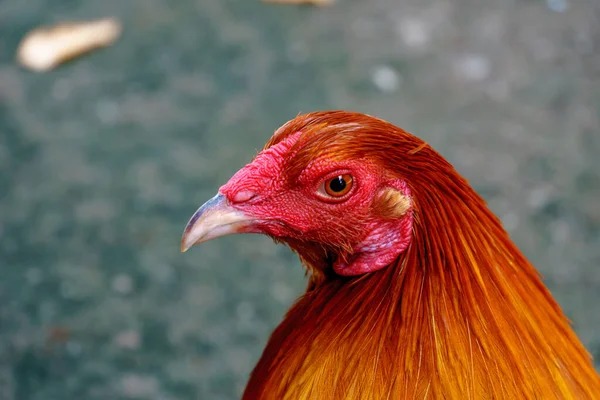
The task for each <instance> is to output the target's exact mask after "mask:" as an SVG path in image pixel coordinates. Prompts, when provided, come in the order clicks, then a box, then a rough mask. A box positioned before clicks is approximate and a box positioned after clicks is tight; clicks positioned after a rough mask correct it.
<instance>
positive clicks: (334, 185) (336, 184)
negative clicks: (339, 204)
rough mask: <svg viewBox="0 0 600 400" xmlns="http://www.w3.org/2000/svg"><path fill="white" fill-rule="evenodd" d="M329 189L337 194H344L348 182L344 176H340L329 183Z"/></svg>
mask: <svg viewBox="0 0 600 400" xmlns="http://www.w3.org/2000/svg"><path fill="white" fill-rule="evenodd" d="M329 188H330V189H331V190H332V191H333V192H336V193H338V192H343V191H344V189H346V181H345V180H344V178H343V177H342V176H338V177H337V178H334V179H332V180H331V181H330V182H329Z"/></svg>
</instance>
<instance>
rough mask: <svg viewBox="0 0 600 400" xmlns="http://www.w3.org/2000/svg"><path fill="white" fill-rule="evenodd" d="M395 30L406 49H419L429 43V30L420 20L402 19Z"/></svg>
mask: <svg viewBox="0 0 600 400" xmlns="http://www.w3.org/2000/svg"><path fill="white" fill-rule="evenodd" d="M396 30H397V33H398V34H399V35H400V37H401V38H402V40H403V41H404V43H405V44H406V45H407V46H408V47H412V48H420V47H423V46H425V45H427V43H429V30H428V28H427V26H426V25H425V23H424V22H423V21H422V20H420V19H417V18H406V19H403V20H402V21H400V22H399V23H398V25H397V29H396Z"/></svg>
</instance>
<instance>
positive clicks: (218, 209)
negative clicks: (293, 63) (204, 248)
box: [181, 193, 256, 252]
mask: <svg viewBox="0 0 600 400" xmlns="http://www.w3.org/2000/svg"><path fill="white" fill-rule="evenodd" d="M254 222H256V218H254V217H252V216H250V215H247V214H245V213H243V212H241V211H238V210H236V209H235V208H233V207H232V206H231V204H229V201H228V200H227V198H226V197H225V196H224V195H222V194H220V193H219V194H217V195H216V196H215V197H213V198H212V199H210V200H208V201H207V202H206V203H204V204H203V205H202V206H201V207H200V208H199V209H198V211H196V212H195V213H194V215H193V216H192V218H191V219H190V221H189V222H188V224H187V226H186V227H185V230H184V231H183V237H182V238H181V251H182V252H185V251H187V250H188V249H189V248H190V247H192V246H193V245H195V244H198V243H201V242H206V241H208V240H211V239H214V238H218V237H220V236H225V235H231V234H234V233H243V232H249V229H248V228H250V227H251V226H252V225H253V223H254Z"/></svg>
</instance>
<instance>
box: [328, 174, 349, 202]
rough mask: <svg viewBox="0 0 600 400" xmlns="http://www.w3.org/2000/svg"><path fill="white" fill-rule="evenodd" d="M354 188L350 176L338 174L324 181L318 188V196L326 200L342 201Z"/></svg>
mask: <svg viewBox="0 0 600 400" xmlns="http://www.w3.org/2000/svg"><path fill="white" fill-rule="evenodd" d="M353 186H354V178H353V177H352V175H350V174H338V175H335V176H333V177H331V178H327V179H325V180H324V181H323V182H322V183H321V185H320V186H319V194H320V195H321V196H324V197H326V198H328V199H332V200H342V199H344V198H345V196H346V195H347V194H348V193H350V191H351V190H352V187H353Z"/></svg>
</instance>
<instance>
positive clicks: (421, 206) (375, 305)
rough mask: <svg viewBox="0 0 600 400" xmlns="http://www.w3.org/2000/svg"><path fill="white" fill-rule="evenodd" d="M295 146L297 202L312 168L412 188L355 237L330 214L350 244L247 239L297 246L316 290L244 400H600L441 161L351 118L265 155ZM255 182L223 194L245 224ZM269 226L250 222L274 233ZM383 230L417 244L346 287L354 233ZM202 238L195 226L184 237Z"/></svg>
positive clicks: (316, 126) (529, 285) (306, 130)
mask: <svg viewBox="0 0 600 400" xmlns="http://www.w3.org/2000/svg"><path fill="white" fill-rule="evenodd" d="M288 139H290V140H292V139H293V142H290V144H289V146H288V147H289V148H288V147H285V149H286V152H285V154H284V155H282V157H283V158H284V159H285V161H281V162H280V164H281V165H279V164H278V165H279V169H278V171H279V172H278V173H280V174H282V176H284V177H285V179H284V181H285V182H284V183H282V188H284V189H281V190H290V191H294V190H296V189H295V188H296V187H295V186H294V185H295V184H296V183H295V182H298V179H300V180H302V179H304V178H302V176H303V175H302V174H304V173H305V170H306V169H307V166H311V165H313V164H317V165H319V163H323V164H325V165H326V164H327V163H333V164H336V165H337V164H339V165H342V166H343V165H345V164H344V163H350V164H348V165H349V167H348V168H350V169H351V168H353V167H352V166H353V165H357V164H351V163H352V162H359V164H358V165H367V166H368V168H369V171H370V172H369V173H370V174H371V175H375V173H374V171H375V172H376V174H378V175H381V176H384V177H385V179H383V178H381V179H380V178H377V179H378V180H377V182H388V181H389V182H392V181H394V182H395V181H399V182H405V183H406V185H407V187H406V188H405V189H402V187H400V188H401V189H398V190H392V191H391V192H390V193H391V195H389V194H386V193H384V194H383V195H379V194H378V195H374V196H372V197H369V200H368V201H369V203H368V213H369V215H366V214H365V213H366V212H367V211H364V210H363V209H362V208H360V210H363V211H361V213H358V214H357V216H356V217H355V220H354V221H352V224H348V225H346V223H345V222H344V221H339V220H337V218H339V217H340V215H343V214H335V212H337V211H334V212H332V214H331V215H332V216H331V224H337V225H338V226H337V227H336V230H335V232H340V233H339V235H340V238H331V237H329V236H331V235H332V233H331V232H332V231H330V230H324V229H325V228H323V229H313V228H310V229H309V228H306V229H304V230H303V228H302V225H301V223H300V222H299V223H298V226H295V227H294V228H295V229H297V230H300V231H302V234H297V235H296V234H294V233H293V232H294V231H293V230H291V229H290V230H289V231H288V230H286V231H281V232H280V231H279V230H277V229H279V228H277V229H276V228H266V227H261V228H248V227H245V228H243V229H242V228H240V229H238V230H237V231H248V232H264V233H266V234H269V235H270V236H273V237H274V238H275V239H276V240H278V241H283V242H285V243H287V244H288V245H289V246H290V247H291V248H293V249H294V250H295V251H297V252H298V254H299V255H300V257H301V259H302V260H303V262H304V264H305V265H306V266H307V269H308V272H309V279H310V283H309V287H308V290H307V292H306V293H305V294H304V295H303V296H302V297H301V298H300V299H299V300H298V301H297V302H296V304H295V305H294V306H293V307H292V308H291V309H290V310H289V312H288V313H287V315H286V316H285V318H284V320H283V322H282V323H281V324H280V325H279V327H278V328H277V329H276V330H275V331H274V333H273V334H272V336H271V338H270V340H269V342H268V344H267V347H266V349H265V351H264V353H263V355H262V357H261V359H260V361H259V363H258V365H257V366H256V368H255V369H254V371H253V372H252V375H251V377H250V381H249V383H248V386H247V388H246V391H245V393H244V398H245V399H367V400H368V399H373V400H375V399H378V400H379V399H424V398H428V399H461V400H462V399H598V398H600V378H599V376H598V374H597V372H596V371H595V370H594V367H593V364H592V361H591V358H590V355H589V354H588V353H587V352H586V350H585V348H584V347H583V345H582V344H581V342H580V341H579V340H578V338H577V336H576V335H575V333H574V332H573V330H572V329H571V327H570V324H569V321H568V320H567V318H566V317H565V316H564V315H563V313H562V311H561V310H560V308H559V306H558V305H557V303H556V302H555V301H554V300H553V298H552V296H551V294H550V293H549V291H548V290H547V289H546V287H545V286H544V285H543V283H542V282H541V280H540V276H539V274H538V272H537V271H536V270H535V268H534V267H533V266H532V265H531V264H530V263H529V262H528V261H527V260H526V259H525V257H524V256H523V255H522V254H521V252H520V251H519V250H518V249H517V247H516V246H515V245H514V244H513V243H512V241H511V240H510V239H509V237H508V235H507V233H506V232H505V231H504V229H503V228H502V226H501V223H500V221H499V220H498V219H497V218H496V217H495V216H494V215H493V214H492V213H491V212H490V210H489V209H488V208H487V206H486V205H485V202H484V200H483V199H482V198H481V197H480V196H478V195H477V194H476V193H475V191H474V190H473V189H472V188H471V187H470V186H469V184H468V183H467V182H466V181H465V180H464V179H463V178H462V177H461V176H460V175H459V174H458V173H457V172H456V171H455V169H454V168H453V167H452V166H451V165H450V164H449V163H448V162H447V161H446V160H445V159H444V158H442V157H441V156H440V155H439V154H438V153H437V152H436V151H435V150H433V149H432V148H431V147H430V146H428V145H427V144H425V143H424V142H423V141H422V140H420V139H418V138H416V137H414V136H412V135H410V134H408V133H406V132H405V131H403V130H402V129H400V128H398V127H395V126H393V125H391V124H389V123H387V122H385V121H382V120H379V119H376V118H373V117H370V116H366V115H363V114H358V113H349V112H343V111H335V112H319V113H311V114H306V115H300V116H298V117H297V118H295V119H294V120H292V121H290V122H288V123H287V124H286V125H284V126H283V127H281V128H280V129H279V130H278V131H277V132H276V133H275V135H274V137H273V138H272V139H271V140H270V141H269V143H267V145H266V146H265V149H270V148H273V149H279V148H278V147H277V145H278V144H280V143H287V142H286V140H288ZM286 145H287V144H286ZM277 151H279V150H277ZM274 152H276V151H275V150H274ZM259 157H260V156H259ZM257 160H258V159H257ZM257 162H262V161H260V160H259V161H255V163H257ZM308 169H310V168H308ZM252 171H254V170H252ZM253 173H254V172H252V173H248V174H249V175H243V174H242V175H240V176H239V177H238V178H237V179H234V178H235V177H234V178H232V181H230V183H228V185H226V186H224V187H223V188H222V190H221V192H222V193H225V195H224V196H226V197H227V198H228V199H229V201H230V203H231V204H230V205H229V206H230V207H231V206H233V207H237V204H241V205H240V206H239V207H238V211H239V210H243V212H244V215H247V214H248V213H250V214H252V213H253V212H254V211H252V210H253V209H252V208H243V209H242V208H241V207H242V205H243V204H242V203H244V202H242V203H238V202H237V200H235V197H236V196H238V193H240V192H239V191H236V190H237V189H236V190H233V189H232V188H237V186H240V185H241V186H244V185H245V183H244V182H247V181H248V180H249V179H254V178H252V177H254V175H252V174H253ZM365 176H367V175H365ZM234 181H235V182H234ZM364 181H365V179H363V182H364ZM236 185H237V186H236ZM270 185H272V183H270ZM382 185H383V184H382ZM365 186H366V183H365V184H363V187H362V188H359V189H356V190H357V191H358V190H363V189H364V187H365ZM248 187H249V188H251V189H252V190H254V191H255V192H260V190H263V189H260V190H259V189H256V188H257V187H259V186H256V185H254V186H252V185H249V186H248ZM244 188H246V186H244ZM260 188H262V186H260ZM379 189H380V188H379V186H378V187H377V190H379ZM247 190H250V189H247ZM264 190H266V189H264ZM374 190H375V189H374ZM375 192H376V193H381V192H380V191H379V192H377V191H376V190H375ZM375 192H374V193H375ZM276 193H279V196H282V195H281V193H285V192H283V191H278V192H276ZM245 196H246V194H245ZM386 196H387V197H386ZM390 196H392V197H393V196H397V197H395V198H393V199H392V200H390ZM398 196H399V197H398ZM238 197H239V196H238ZM267 197H268V196H266V195H265V198H267ZM272 197H273V198H275V197H276V196H274V195H272ZM240 198H241V197H240ZM258 198H260V196H258ZM269 198H270V197H269ZM295 199H296V198H295ZM244 201H245V200H244ZM260 201H263V199H262V198H260ZM264 201H267V200H264ZM310 201H312V200H310ZM250 202H251V201H250ZM294 202H295V203H293V204H298V200H294ZM409 202H410V203H409ZM244 204H245V203H244ZM255 204H256V205H255V206H254V207H259V205H260V204H263V203H260V202H259V200H256V203H255ZM311 204H313V203H311ZM314 204H318V203H314ZM314 204H313V205H312V206H311V207H312V209H314V208H315V206H314ZM361 204H363V203H361ZM390 204H391V205H390ZM268 205H269V206H271V205H270V204H268ZM243 206H244V207H246V205H243ZM248 207H250V205H248ZM340 207H341V206H340ZM356 207H358V206H356ZM356 207H355V208H356ZM276 209H277V207H275V206H272V208H269V210H276ZM394 210H400V211H398V212H396V213H395V212H394ZM200 211H201V210H199V212H200ZM238 211H236V212H238ZM344 212H345V213H348V212H349V211H348V210H345V211H344ZM202 213H206V210H202V211H201V212H200V214H202ZM260 213H263V214H260ZM265 213H266V211H264V210H262V209H261V211H260V212H259V211H256V212H255V214H252V215H261V218H262V219H263V220H264V219H265V216H264V214H265ZM371 214H372V215H371ZM404 214H406V215H404ZM319 215H320V217H319V218H321V219H322V218H326V217H323V216H321V214H319ZM323 215H325V216H326V215H328V214H323ZM256 218H257V217H256ZM374 218H381V221H384V222H385V223H388V222H390V221H392V222H393V221H398V223H400V221H405V220H406V218H411V220H410V222H411V224H412V225H407V226H410V229H409V230H408V231H407V232H408V235H409V236H410V237H409V238H408V239H409V242H407V245H406V247H403V248H402V251H400V252H399V254H396V255H395V258H394V261H393V262H391V263H389V265H388V266H387V267H385V268H381V269H377V270H374V271H372V272H367V273H362V274H356V275H350V276H341V275H340V272H339V271H340V270H336V269H335V260H336V259H339V258H340V257H341V258H344V259H348V260H352V259H353V258H352V257H354V254H353V252H356V251H357V250H356V249H357V248H358V247H356V243H355V241H352V240H350V239H349V238H350V237H354V236H351V235H353V234H354V233H353V232H354V231H353V228H354V227H355V226H359V227H361V226H363V224H364V226H367V224H368V223H369V224H370V223H372V222H373V221H374ZM286 221H287V220H286ZM202 224H204V222H198V221H197V220H193V221H191V222H190V227H189V228H188V231H186V232H187V233H186V235H187V236H189V235H190V233H189V232H191V231H192V230H193V229H195V228H193V227H194V226H199V225H202ZM286 224H287V225H290V224H291V223H290V222H289V221H288V222H286ZM390 226H393V225H390ZM290 232H291V233H290ZM398 232H400V233H401V232H404V231H402V230H399V231H398ZM365 235H366V234H365ZM365 235H363V236H360V235H359V236H356V238H359V237H360V240H363V238H364V236H365ZM214 236H215V235H212V236H211V237H214ZM342 236H344V237H342ZM346 236H347V238H346ZM196 239H198V238H196ZM201 240H204V239H200V240H198V241H201ZM184 241H185V238H184ZM194 241H195V240H194ZM188 242H189V239H188ZM191 244H193V241H192V242H191V243H188V245H187V246H186V247H189V245H191ZM353 246H354V247H353ZM364 248H367V247H364ZM368 248H369V249H371V247H368ZM378 251H379V248H378ZM350 262H351V261H349V263H350ZM332 265H333V267H332ZM343 265H345V264H343ZM341 271H343V269H342V270H341ZM336 272H337V273H336ZM342 275H343V273H342Z"/></svg>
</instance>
